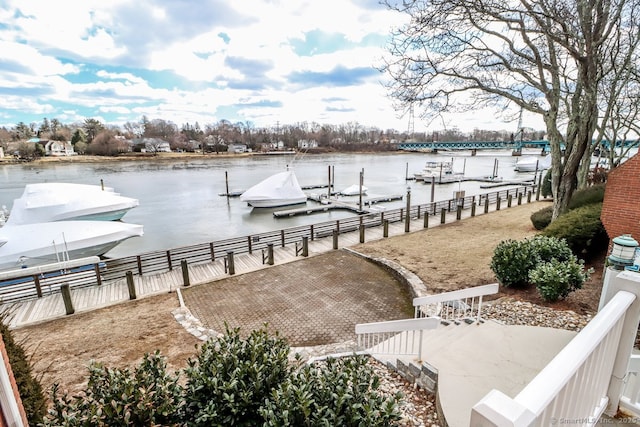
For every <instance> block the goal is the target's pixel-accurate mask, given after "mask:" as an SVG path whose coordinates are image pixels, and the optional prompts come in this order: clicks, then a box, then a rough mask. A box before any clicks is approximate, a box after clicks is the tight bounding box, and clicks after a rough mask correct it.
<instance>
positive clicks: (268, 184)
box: [240, 170, 307, 208]
mask: <svg viewBox="0 0 640 427" xmlns="http://www.w3.org/2000/svg"><path fill="white" fill-rule="evenodd" d="M240 200H242V201H243V202H246V203H247V204H248V205H249V206H252V207H254V208H275V207H280V206H289V205H298V204H302V203H306V202H307V195H306V194H305V193H304V192H303V191H302V188H301V187H300V184H299V183H298V179H297V178H296V175H295V173H294V172H293V171H292V170H288V171H285V172H280V173H277V174H275V175H271V176H270V177H268V178H266V179H265V180H263V181H261V182H259V183H258V184H256V185H254V186H253V187H251V188H249V189H248V190H247V191H245V192H244V193H242V194H241V195H240Z"/></svg>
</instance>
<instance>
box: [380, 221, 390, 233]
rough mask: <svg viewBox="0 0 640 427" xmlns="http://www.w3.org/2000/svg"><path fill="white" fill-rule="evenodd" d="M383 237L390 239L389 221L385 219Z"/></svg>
mask: <svg viewBox="0 0 640 427" xmlns="http://www.w3.org/2000/svg"><path fill="white" fill-rule="evenodd" d="M382 237H389V220H388V219H385V220H384V221H383V223H382Z"/></svg>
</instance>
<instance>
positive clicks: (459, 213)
mask: <svg viewBox="0 0 640 427" xmlns="http://www.w3.org/2000/svg"><path fill="white" fill-rule="evenodd" d="M461 218H462V205H458V209H456V219H457V220H458V221H460V219H461Z"/></svg>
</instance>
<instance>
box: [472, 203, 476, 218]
mask: <svg viewBox="0 0 640 427" xmlns="http://www.w3.org/2000/svg"><path fill="white" fill-rule="evenodd" d="M471 216H472V217H474V216H476V204H475V203H472V204H471Z"/></svg>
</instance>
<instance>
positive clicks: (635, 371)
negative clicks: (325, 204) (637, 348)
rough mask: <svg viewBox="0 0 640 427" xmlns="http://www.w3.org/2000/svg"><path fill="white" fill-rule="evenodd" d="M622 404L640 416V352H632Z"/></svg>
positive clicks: (621, 399)
mask: <svg viewBox="0 0 640 427" xmlns="http://www.w3.org/2000/svg"><path fill="white" fill-rule="evenodd" d="M620 406H621V407H622V408H624V409H625V410H626V411H627V412H631V413H633V414H634V415H636V416H640V354H632V355H631V358H630V359H629V368H628V369H627V376H626V378H625V385H624V388H623V389H622V396H620Z"/></svg>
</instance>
